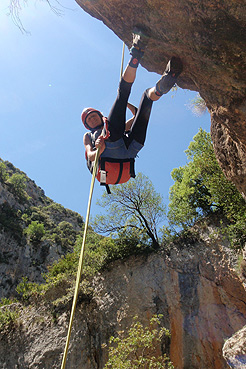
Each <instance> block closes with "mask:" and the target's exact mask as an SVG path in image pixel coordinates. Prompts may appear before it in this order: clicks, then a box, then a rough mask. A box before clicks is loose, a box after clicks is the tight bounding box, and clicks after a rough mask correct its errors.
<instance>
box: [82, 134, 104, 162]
mask: <svg viewBox="0 0 246 369" xmlns="http://www.w3.org/2000/svg"><path fill="white" fill-rule="evenodd" d="M83 143H84V146H85V151H86V155H87V158H88V159H89V160H90V161H95V158H96V149H98V148H99V150H100V151H99V155H101V154H102V153H103V151H104V150H105V142H104V139H103V137H102V136H99V137H98V139H97V140H96V142H95V148H93V147H92V144H91V139H90V136H89V135H88V134H87V133H86V134H85V135H84V138H83Z"/></svg>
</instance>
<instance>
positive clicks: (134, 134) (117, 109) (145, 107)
mask: <svg viewBox="0 0 246 369" xmlns="http://www.w3.org/2000/svg"><path fill="white" fill-rule="evenodd" d="M131 87H132V83H128V82H126V81H125V80H124V79H123V78H122V79H121V81H120V84H119V88H118V94H117V97H116V100H115V102H114V105H113V106H112V108H111V111H110V113H109V116H108V122H109V123H108V128H109V132H110V138H109V141H111V142H114V141H117V140H119V139H120V138H123V139H124V141H125V145H126V147H128V146H129V145H130V143H131V142H132V140H136V141H137V142H139V143H140V144H142V145H144V142H145V138H146V133H147V127H148V122H149V117H150V112H151V108H152V104H153V101H152V100H151V99H149V97H148V94H147V91H148V90H146V91H145V92H144V93H143V95H142V98H141V101H140V104H139V108H138V111H137V113H136V116H135V119H134V121H133V124H132V127H131V130H130V132H129V133H128V134H127V136H126V135H125V123H126V109H127V101H128V98H129V95H130V92H131Z"/></svg>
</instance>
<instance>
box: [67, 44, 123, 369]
mask: <svg viewBox="0 0 246 369" xmlns="http://www.w3.org/2000/svg"><path fill="white" fill-rule="evenodd" d="M124 49H125V43H124V44H123V52H122V61H121V76H122V73H123V61H124ZM106 128H107V126H106ZM107 134H108V132H107V129H106V132H105V135H104V138H107ZM99 151H100V149H99V148H98V149H97V151H96V157H95V161H94V167H93V172H92V178H91V187H90V194H89V200H88V205H87V213H86V220H85V228H84V234H83V241H82V245H81V251H80V257H79V265H78V271H77V277H76V284H75V291H74V297H73V304H72V309H71V315H70V321H69V326H68V332H67V339H66V345H65V349H64V352H63V358H62V364H61V369H65V366H66V360H67V354H68V347H69V342H70V337H71V331H72V325H73V319H74V314H75V309H76V304H77V300H78V294H79V285H80V279H81V275H82V268H83V261H84V254H85V243H86V237H87V231H88V226H89V218H90V210H91V201H92V195H93V190H94V184H95V179H96V176H97V170H98V168H97V167H98V162H99Z"/></svg>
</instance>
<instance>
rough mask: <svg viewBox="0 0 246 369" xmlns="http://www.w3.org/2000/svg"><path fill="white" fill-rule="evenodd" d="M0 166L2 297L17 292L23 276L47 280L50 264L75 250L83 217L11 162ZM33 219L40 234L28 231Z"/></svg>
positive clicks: (0, 265)
mask: <svg viewBox="0 0 246 369" xmlns="http://www.w3.org/2000/svg"><path fill="white" fill-rule="evenodd" d="M0 166H1V167H0V299H1V298H2V297H9V296H13V295H16V291H15V289H16V286H17V285H18V283H20V281H21V279H22V278H25V277H26V278H28V280H29V281H32V282H37V283H38V282H39V283H41V282H43V281H44V279H43V273H46V272H47V267H48V266H49V265H51V264H52V263H54V261H56V260H58V259H59V258H60V257H61V256H62V255H65V254H66V253H67V252H69V251H72V250H73V244H74V242H75V240H76V235H77V234H79V232H80V231H81V227H82V224H83V220H82V217H81V216H80V215H79V214H77V213H75V212H72V211H71V210H68V209H65V208H64V207H63V206H61V205H59V204H57V203H55V202H54V201H52V200H51V199H49V198H48V197H47V196H45V193H44V191H43V190H42V189H41V188H40V187H38V186H37V185H36V184H35V182H34V181H32V180H31V179H30V178H28V177H27V176H26V175H25V173H23V172H22V171H20V170H19V169H17V168H15V167H14V166H13V165H12V164H11V163H9V162H3V161H1V160H0ZM32 222H34V223H35V224H37V225H40V226H41V230H42V233H41V234H40V235H39V234H38V233H37V232H36V234H35V230H34V231H33V234H30V232H29V233H28V231H27V230H28V229H30V228H29V226H30V225H31V224H32ZM42 227H43V228H42ZM37 231H38V228H37Z"/></svg>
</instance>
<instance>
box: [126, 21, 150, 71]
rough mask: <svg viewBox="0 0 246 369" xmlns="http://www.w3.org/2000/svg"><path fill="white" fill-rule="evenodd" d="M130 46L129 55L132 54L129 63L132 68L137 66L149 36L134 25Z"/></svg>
mask: <svg viewBox="0 0 246 369" xmlns="http://www.w3.org/2000/svg"><path fill="white" fill-rule="evenodd" d="M132 36H133V40H132V47H131V48H130V55H131V56H132V58H131V60H130V62H129V65H130V66H131V67H133V68H137V66H138V64H139V62H140V60H141V58H142V57H143V55H144V50H145V47H146V45H147V43H148V40H149V36H148V35H147V33H146V32H144V31H143V29H141V28H139V27H135V28H134V29H133V33H132Z"/></svg>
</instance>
